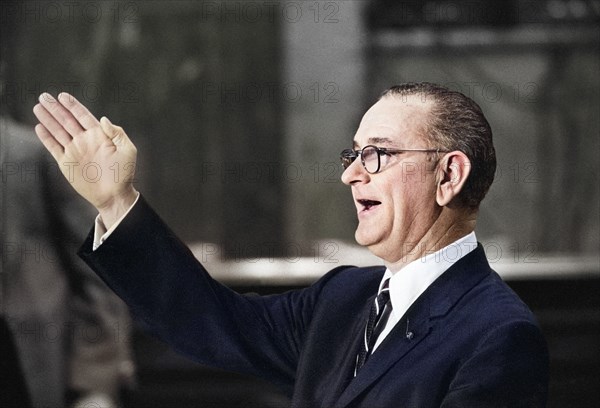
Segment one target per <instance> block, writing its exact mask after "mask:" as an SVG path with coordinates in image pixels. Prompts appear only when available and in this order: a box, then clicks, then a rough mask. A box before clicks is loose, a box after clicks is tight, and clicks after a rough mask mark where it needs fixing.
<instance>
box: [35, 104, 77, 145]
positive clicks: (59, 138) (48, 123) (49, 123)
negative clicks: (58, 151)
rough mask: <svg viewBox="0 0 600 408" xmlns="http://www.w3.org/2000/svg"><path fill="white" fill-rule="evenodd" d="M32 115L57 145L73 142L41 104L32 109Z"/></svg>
mask: <svg viewBox="0 0 600 408" xmlns="http://www.w3.org/2000/svg"><path fill="white" fill-rule="evenodd" d="M33 113H34V114H35V116H36V117H37V119H38V120H39V121H40V123H41V124H42V125H43V126H44V128H45V129H46V131H48V132H49V133H50V135H51V136H52V137H53V138H54V139H55V140H56V142H57V143H60V144H61V145H62V146H66V145H67V144H69V143H71V140H73V138H72V137H71V135H70V134H69V133H67V131H66V130H65V128H64V127H62V125H61V124H60V123H58V121H57V120H56V119H54V116H52V115H51V114H50V112H48V110H47V109H46V108H44V107H43V106H42V105H41V104H39V103H38V104H37V105H35V106H34V107H33Z"/></svg>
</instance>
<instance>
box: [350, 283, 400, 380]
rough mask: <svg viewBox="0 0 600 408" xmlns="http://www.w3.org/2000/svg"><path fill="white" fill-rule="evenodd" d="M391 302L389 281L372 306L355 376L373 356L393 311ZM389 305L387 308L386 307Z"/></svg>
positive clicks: (357, 358)
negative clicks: (372, 352)
mask: <svg viewBox="0 0 600 408" xmlns="http://www.w3.org/2000/svg"><path fill="white" fill-rule="evenodd" d="M389 301H390V280H389V279H387V280H386V281H385V282H384V283H383V286H382V287H381V291H380V292H379V294H378V295H377V297H376V298H375V300H374V301H373V304H372V305H371V311H370V312H369V320H367V326H366V327H365V332H364V338H363V341H362V342H361V348H360V350H359V352H358V355H357V356H356V367H355V369H354V376H356V374H357V373H358V370H360V369H361V368H362V366H363V365H364V364H365V362H366V361H367V358H368V357H369V355H370V354H371V350H373V346H375V342H376V341H377V337H379V334H380V333H381V331H382V330H383V327H384V326H385V323H386V321H387V318H388V317H389V314H390V312H391V309H392V304H391V303H389ZM386 305H387V307H386Z"/></svg>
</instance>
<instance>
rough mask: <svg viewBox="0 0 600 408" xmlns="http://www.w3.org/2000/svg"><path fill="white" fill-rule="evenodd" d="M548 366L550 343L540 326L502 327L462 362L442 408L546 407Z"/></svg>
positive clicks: (522, 323)
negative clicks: (547, 344)
mask: <svg viewBox="0 0 600 408" xmlns="http://www.w3.org/2000/svg"><path fill="white" fill-rule="evenodd" d="M548 364H549V363H548V351H547V346H546V342H545V340H544V338H543V336H542V333H541V332H540V329H539V328H538V327H537V326H536V325H534V324H532V323H531V322H527V321H517V322H514V321H513V322H511V323H507V324H505V325H501V326H499V327H496V328H495V329H494V330H492V331H491V332H490V333H489V334H488V335H487V336H486V337H485V338H484V339H482V341H481V342H480V344H479V346H478V347H477V349H476V350H474V351H473V354H472V355H471V356H470V357H469V358H468V359H467V360H466V361H463V362H462V365H461V367H460V369H459V370H458V372H457V374H456V376H455V378H454V379H453V381H452V382H451V384H450V389H449V392H448V394H447V395H446V397H445V398H444V401H443V403H442V404H441V406H442V407H443V408H451V407H452V408H459V407H460V408H476V407H498V408H500V407H503V408H508V407H510V408H513V407H514V408H516V407H522V408H536V407H545V406H546V395H547V385H548Z"/></svg>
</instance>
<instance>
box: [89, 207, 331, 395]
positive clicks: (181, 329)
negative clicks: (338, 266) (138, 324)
mask: <svg viewBox="0 0 600 408" xmlns="http://www.w3.org/2000/svg"><path fill="white" fill-rule="evenodd" d="M92 241H93V231H92V232H91V233H90V235H89V236H88V238H87V240H86V242H85V243H84V244H83V246H82V248H81V249H80V251H79V255H80V256H81V257H82V258H83V259H84V260H85V261H86V262H87V263H88V264H89V265H90V267H91V268H92V269H94V270H95V271H96V273H97V274H98V275H99V276H100V277H101V278H102V279H103V280H104V281H105V282H106V283H107V284H108V286H110V287H111V288H112V289H113V290H114V291H115V292H116V293H117V294H118V295H119V296H120V297H121V298H122V299H123V300H125V302H126V303H127V304H128V305H129V307H130V309H131V311H132V312H133V314H134V316H135V317H136V318H138V319H139V320H141V321H142V323H143V324H144V325H145V326H147V327H148V328H149V329H150V330H151V331H152V332H154V333H155V334H156V335H158V336H159V337H160V338H162V339H163V340H165V341H166V342H168V343H170V344H171V345H172V346H173V347H174V348H175V349H176V350H178V351H179V352H181V353H183V354H185V355H187V356H188V357H191V358H192V359H194V360H196V361H197V362H200V363H202V364H206V365H210V366H213V367H218V368H222V369H226V370H231V371H237V372H243V373H248V374H253V375H258V376H260V377H263V378H265V379H268V380H270V381H272V382H274V383H276V384H278V385H280V386H282V387H283V388H284V389H286V390H288V391H291V389H292V387H293V382H294V375H295V371H296V366H297V363H298V358H299V353H300V349H301V346H302V341H303V337H304V334H305V332H306V329H307V326H308V325H309V323H310V320H311V316H312V312H313V309H314V307H315V304H316V302H317V300H318V295H319V292H320V290H321V287H322V285H323V282H325V281H326V280H327V278H323V279H321V281H320V283H317V284H315V285H313V286H311V287H309V288H306V289H303V290H299V291H292V292H288V293H285V294H281V295H272V296H264V297H261V296H244V295H240V294H237V293H235V292H234V291H232V290H230V289H228V288H227V287H225V286H223V285H221V284H220V283H218V282H217V281H215V280H214V279H212V278H211V277H210V275H209V274H208V273H207V271H206V270H205V269H204V267H203V266H202V265H201V264H200V263H199V262H198V261H197V260H196V258H195V257H194V256H193V254H192V253H191V251H190V250H189V249H188V248H187V247H186V246H185V245H184V244H183V243H182V242H181V241H180V240H179V239H178V238H177V237H176V236H175V235H174V233H173V232H172V231H171V230H170V229H169V228H168V227H167V226H166V225H165V223H164V222H163V221H162V220H161V219H160V218H159V216H158V215H157V214H156V213H155V212H154V211H153V210H152V209H151V208H150V206H149V205H148V204H147V203H146V201H145V200H144V198H143V197H140V199H139V201H138V203H137V204H136V205H135V207H134V208H133V209H132V210H131V212H130V213H129V215H128V216H127V217H126V218H125V219H124V220H123V222H122V223H121V224H120V225H119V226H118V227H117V229H116V230H115V231H114V232H113V233H112V234H111V235H110V237H109V238H108V239H107V240H106V241H105V242H104V243H103V244H102V245H101V246H100V247H99V248H98V249H97V250H96V251H92Z"/></svg>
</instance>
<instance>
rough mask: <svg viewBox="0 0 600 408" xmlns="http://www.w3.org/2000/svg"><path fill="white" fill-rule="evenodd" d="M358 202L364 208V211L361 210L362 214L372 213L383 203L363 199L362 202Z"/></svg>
mask: <svg viewBox="0 0 600 408" xmlns="http://www.w3.org/2000/svg"><path fill="white" fill-rule="evenodd" d="M357 201H358V203H359V204H360V205H362V207H363V208H362V210H361V212H363V211H370V210H372V209H373V208H375V207H377V206H378V205H380V204H381V201H376V200H363V199H360V200H357Z"/></svg>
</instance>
